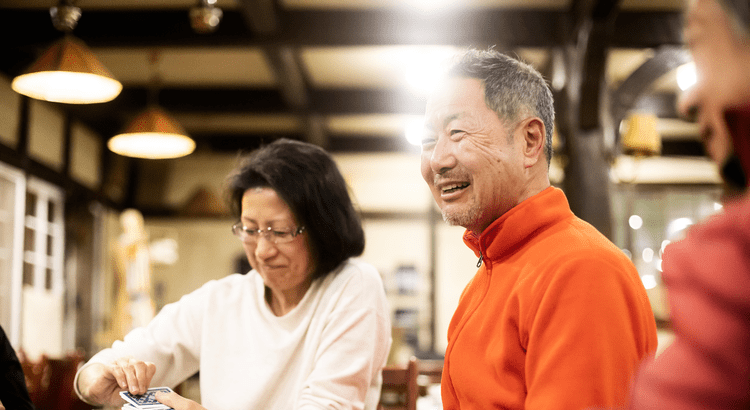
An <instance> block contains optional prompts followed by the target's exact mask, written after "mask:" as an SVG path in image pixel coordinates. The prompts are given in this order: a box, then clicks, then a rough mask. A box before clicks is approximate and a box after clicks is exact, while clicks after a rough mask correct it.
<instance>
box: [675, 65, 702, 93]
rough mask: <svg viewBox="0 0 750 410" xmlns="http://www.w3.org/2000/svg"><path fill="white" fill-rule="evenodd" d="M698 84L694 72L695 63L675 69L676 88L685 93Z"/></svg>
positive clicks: (696, 75)
mask: <svg viewBox="0 0 750 410" xmlns="http://www.w3.org/2000/svg"><path fill="white" fill-rule="evenodd" d="M696 82H698V74H697V72H696V71H695V63H693V62H690V63H687V64H683V65H681V66H679V67H677V86H678V87H680V90H682V91H685V90H687V89H688V88H690V87H692V86H693V85H695V83H696Z"/></svg>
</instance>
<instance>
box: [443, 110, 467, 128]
mask: <svg viewBox="0 0 750 410" xmlns="http://www.w3.org/2000/svg"><path fill="white" fill-rule="evenodd" d="M463 116H464V113H463V112H457V113H455V114H451V115H449V116H447V117H445V119H444V120H443V127H447V126H448V124H450V122H451V121H453V120H457V119H459V118H461V117H463Z"/></svg>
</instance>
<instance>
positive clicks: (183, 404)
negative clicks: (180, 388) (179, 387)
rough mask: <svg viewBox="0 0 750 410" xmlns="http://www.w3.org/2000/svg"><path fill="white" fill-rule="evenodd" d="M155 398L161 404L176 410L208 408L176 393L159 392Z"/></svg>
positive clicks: (204, 409)
mask: <svg viewBox="0 0 750 410" xmlns="http://www.w3.org/2000/svg"><path fill="white" fill-rule="evenodd" d="M154 397H155V398H156V400H157V401H158V402H159V403H162V404H166V405H167V406H169V407H171V408H173V409H174V410H206V408H205V407H203V406H201V405H200V404H198V403H196V402H194V401H192V400H190V399H186V398H184V397H182V396H180V395H179V394H177V393H175V392H172V393H164V392H158V393H156V395H155V396H154Z"/></svg>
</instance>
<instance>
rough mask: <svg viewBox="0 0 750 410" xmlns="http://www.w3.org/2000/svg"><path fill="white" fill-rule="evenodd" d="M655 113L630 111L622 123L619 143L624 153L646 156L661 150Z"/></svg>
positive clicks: (657, 153)
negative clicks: (622, 127)
mask: <svg viewBox="0 0 750 410" xmlns="http://www.w3.org/2000/svg"><path fill="white" fill-rule="evenodd" d="M657 121H658V119H657V118H656V115H654V114H651V113H632V114H630V115H629V116H628V118H627V120H626V121H625V123H624V130H622V131H623V133H622V137H621V141H620V144H621V146H622V150H623V152H625V153H626V154H630V155H634V156H638V157H646V156H651V155H659V153H660V152H661V135H660V134H659V131H658V130H657V127H656V125H657Z"/></svg>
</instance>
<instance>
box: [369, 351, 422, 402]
mask: <svg viewBox="0 0 750 410" xmlns="http://www.w3.org/2000/svg"><path fill="white" fill-rule="evenodd" d="M418 375H419V365H418V363H417V358H416V357H413V356H412V357H411V358H410V359H409V362H408V363H407V364H406V365H405V366H403V365H394V366H386V367H384V368H383V387H382V390H381V393H380V404H379V406H378V408H379V409H381V410H397V409H398V410H416V408H417V398H418V397H419V386H418V385H417V376H418Z"/></svg>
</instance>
